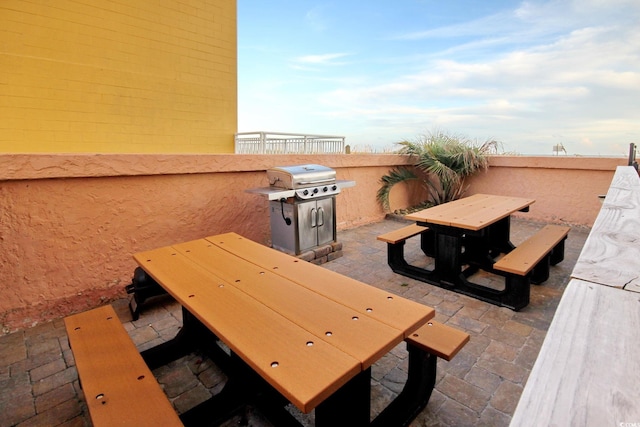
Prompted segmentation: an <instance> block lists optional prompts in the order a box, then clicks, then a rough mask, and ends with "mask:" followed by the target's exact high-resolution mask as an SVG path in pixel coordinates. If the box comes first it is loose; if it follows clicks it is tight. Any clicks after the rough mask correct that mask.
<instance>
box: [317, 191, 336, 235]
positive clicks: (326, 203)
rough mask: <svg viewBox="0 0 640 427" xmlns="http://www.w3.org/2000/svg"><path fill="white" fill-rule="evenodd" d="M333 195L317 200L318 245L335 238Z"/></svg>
mask: <svg viewBox="0 0 640 427" xmlns="http://www.w3.org/2000/svg"><path fill="white" fill-rule="evenodd" d="M335 200H336V198H335V197H329V198H327V199H320V200H318V201H317V210H316V215H317V221H316V222H317V227H316V228H317V230H318V243H317V244H318V245H325V244H327V243H331V242H333V241H334V240H335V239H336V236H335V227H334V224H335V220H336V215H335V212H336V211H335Z"/></svg>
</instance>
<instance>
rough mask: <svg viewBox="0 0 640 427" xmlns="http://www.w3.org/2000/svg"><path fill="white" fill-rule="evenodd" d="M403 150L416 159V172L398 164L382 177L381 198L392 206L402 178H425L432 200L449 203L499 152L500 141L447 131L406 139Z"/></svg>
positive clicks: (459, 194)
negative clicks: (477, 141)
mask: <svg viewBox="0 0 640 427" xmlns="http://www.w3.org/2000/svg"><path fill="white" fill-rule="evenodd" d="M398 144H399V145H400V146H401V148H400V150H399V151H398V153H399V154H404V155H409V156H411V157H412V158H414V159H415V163H414V168H413V169H414V170H416V171H418V172H421V173H420V175H423V176H419V174H417V173H415V172H414V170H411V169H410V168H407V167H397V168H395V169H393V170H392V171H390V172H389V174H388V175H385V176H383V177H382V179H381V182H382V187H381V188H380V189H379V190H378V194H377V198H378V201H379V202H380V203H381V204H382V206H383V207H384V209H386V210H389V193H390V191H391V188H392V187H393V186H394V185H395V184H398V183H400V182H404V181H409V180H422V182H423V184H424V185H425V187H426V188H427V190H428V194H429V199H430V202H431V203H432V204H435V205H437V204H441V203H446V202H449V201H451V200H456V199H459V198H460V197H462V195H463V194H464V191H465V190H466V188H465V187H464V179H465V178H466V177H467V176H469V175H471V174H473V173H474V172H476V171H478V170H480V169H486V168H487V167H488V166H489V159H488V157H487V156H488V155H489V154H491V153H495V152H497V148H498V142H497V141H494V140H488V141H486V142H484V143H483V144H482V145H480V146H476V145H474V144H473V143H472V142H471V141H470V140H469V139H467V138H463V137H458V136H451V135H448V134H446V133H443V132H434V133H429V134H427V135H424V136H423V137H421V138H420V139H418V140H417V141H415V142H411V141H402V142H399V143H398Z"/></svg>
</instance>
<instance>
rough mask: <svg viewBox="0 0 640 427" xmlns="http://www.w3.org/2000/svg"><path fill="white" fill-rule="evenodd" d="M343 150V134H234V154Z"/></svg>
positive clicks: (331, 152) (324, 152)
mask: <svg viewBox="0 0 640 427" xmlns="http://www.w3.org/2000/svg"><path fill="white" fill-rule="evenodd" d="M344 150H345V148H344V136H328V135H301V134H297V133H276V132H241V133H237V134H236V135H235V153H236V154H342V153H344Z"/></svg>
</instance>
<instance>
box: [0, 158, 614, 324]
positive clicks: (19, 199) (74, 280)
mask: <svg viewBox="0 0 640 427" xmlns="http://www.w3.org/2000/svg"><path fill="white" fill-rule="evenodd" d="M527 159H531V160H527ZM625 162H626V159H615V160H608V159H597V160H594V161H593V162H591V161H587V160H585V159H577V160H575V161H574V160H571V159H565V160H564V162H561V161H560V160H557V161H556V160H550V159H549V158H544V159H540V160H538V159H536V158H496V159H492V162H491V164H492V167H491V168H490V169H489V172H487V173H486V174H481V175H479V176H478V177H475V178H473V179H472V180H471V181H470V184H471V186H470V189H469V193H468V194H472V193H474V192H488V193H495V194H514V195H527V196H531V197H534V198H536V203H535V204H534V205H533V206H532V208H531V212H530V213H528V214H526V215H527V218H529V219H533V220H541V221H549V222H551V221H562V222H570V223H571V222H573V221H575V222H573V223H575V224H580V225H591V223H592V222H593V220H594V219H595V216H596V214H597V210H598V209H599V206H598V204H599V202H598V200H597V197H596V196H597V195H598V194H603V193H605V192H606V190H607V188H608V186H609V184H610V181H611V178H612V177H613V174H614V171H615V166H617V165H618V164H625ZM304 163H318V164H322V165H326V166H329V167H332V168H334V169H336V172H337V177H338V179H348V180H355V181H356V183H357V184H356V186H355V187H352V188H347V189H345V190H344V191H343V192H342V193H341V194H340V195H338V197H337V222H338V229H339V230H341V229H346V228H351V227H355V226H358V225H361V224H366V223H370V222H375V221H380V220H382V219H383V218H384V216H385V212H383V210H382V209H381V207H380V206H379V205H378V203H377V201H376V192H377V190H378V188H379V186H380V183H379V179H380V177H381V176H382V175H384V174H386V173H387V172H388V171H389V169H390V168H392V167H393V166H397V165H402V164H406V163H407V159H406V158H403V157H400V156H394V155H314V156H310V155H286V156H285V155H283V156H278V155H273V156H249V155H247V156H245V155H224V154H221V155H116V154H113V155H110V154H109V155H20V154H15V155H11V154H5V155H0V242H1V244H2V250H1V251H0V295H2V298H0V323H1V324H2V328H3V330H4V331H9V330H14V329H16V328H24V327H29V326H31V325H33V324H35V323H38V322H42V321H45V320H48V319H53V318H58V317H60V316H63V315H66V314H69V313H71V312H77V311H81V310H84V309H87V308H89V307H94V306H97V305H99V304H101V303H104V302H105V301H108V300H110V299H111V298H115V297H117V296H123V295H124V292H123V289H124V286H125V285H126V284H128V283H129V282H130V280H131V275H132V273H133V269H134V268H135V266H136V264H135V263H134V261H133V259H132V254H133V253H135V252H138V251H142V250H147V249H152V248H156V247H160V246H164V245H169V244H172V243H176V242H182V241H187V240H191V239H196V238H201V237H203V236H207V235H212V234H216V233H222V232H227V231H236V232H238V233H240V234H242V235H245V236H246V237H248V238H251V239H254V240H256V241H259V242H261V243H265V244H268V243H269V239H270V230H269V217H268V216H269V214H268V202H267V201H266V200H264V199H263V198H261V197H260V196H257V195H254V194H249V193H246V192H245V191H244V190H245V189H249V188H254V187H261V186H266V185H267V180H266V174H265V170H266V169H268V168H270V167H273V166H278V165H294V164H304ZM563 164H564V165H565V166H562V165H563ZM554 165H555V166H554ZM551 166H553V167H551ZM567 167H569V169H567ZM557 183H560V185H556V184H557ZM338 239H339V235H338Z"/></svg>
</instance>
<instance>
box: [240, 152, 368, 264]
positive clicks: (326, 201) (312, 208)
mask: <svg viewBox="0 0 640 427" xmlns="http://www.w3.org/2000/svg"><path fill="white" fill-rule="evenodd" d="M267 179H268V180H269V187H261V188H254V189H250V190H247V191H248V192H250V193H256V194H261V195H265V196H267V198H268V200H269V212H270V216H271V218H270V222H271V242H272V246H273V247H274V248H276V249H278V250H281V251H283V252H287V253H290V254H294V255H298V254H300V253H302V252H305V251H308V250H310V249H312V248H314V247H317V246H321V245H326V244H329V243H332V242H335V241H336V197H335V196H336V195H337V194H339V193H340V191H341V189H342V188H346V187H353V186H354V185H356V183H355V181H341V180H336V172H335V170H333V169H331V168H328V167H326V166H320V165H314V164H309V165H299V166H278V167H274V168H271V169H269V170H267Z"/></svg>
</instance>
